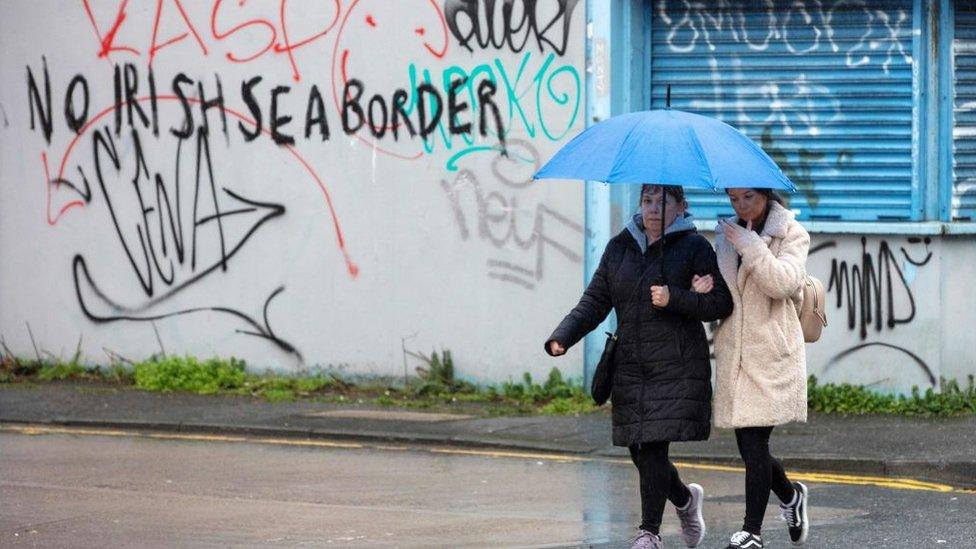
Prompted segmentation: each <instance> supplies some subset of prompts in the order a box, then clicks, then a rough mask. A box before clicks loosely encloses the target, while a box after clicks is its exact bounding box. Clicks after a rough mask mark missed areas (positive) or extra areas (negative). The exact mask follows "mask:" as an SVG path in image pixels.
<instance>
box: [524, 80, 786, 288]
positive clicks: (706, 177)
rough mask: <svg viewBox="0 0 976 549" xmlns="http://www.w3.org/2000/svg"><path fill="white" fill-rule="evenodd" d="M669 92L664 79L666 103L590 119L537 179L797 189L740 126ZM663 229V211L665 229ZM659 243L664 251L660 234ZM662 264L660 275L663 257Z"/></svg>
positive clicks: (713, 187) (721, 187)
mask: <svg viewBox="0 0 976 549" xmlns="http://www.w3.org/2000/svg"><path fill="white" fill-rule="evenodd" d="M670 96H671V89H670V86H668V101H667V104H668V105H669V107H668V108H666V109H663V110H652V111H642V112H635V113H629V114H621V115H618V116H614V117H611V118H608V119H606V120H604V121H603V122H600V123H597V124H594V125H593V126H590V127H589V128H587V129H586V130H584V131H583V132H582V133H580V134H579V135H577V136H576V137H574V138H573V139H572V141H570V142H569V143H567V144H566V145H565V146H563V147H562V148H561V149H559V150H558V151H557V152H556V154H555V155H554V156H553V157H552V158H551V159H550V160H549V162H547V163H546V165H545V166H543V167H542V169H541V170H539V171H538V172H537V173H536V174H535V179H584V180H589V181H603V182H605V183H652V184H656V185H681V186H684V187H696V188H703V189H712V190H718V189H729V188H736V187H751V188H768V189H785V190H789V191H795V190H796V186H795V185H794V184H793V182H792V181H790V180H789V178H788V177H786V175H784V174H783V172H782V170H780V169H779V166H777V165H776V162H774V161H773V159H771V158H770V157H769V156H768V155H767V154H766V153H765V152H764V151H763V150H762V149H761V148H760V147H759V146H758V145H756V144H755V143H753V142H752V140H751V139H749V138H748V137H746V136H745V135H744V134H742V133H741V132H740V131H739V130H737V129H735V128H733V127H732V126H729V125H728V124H726V123H724V122H722V121H721V120H717V119H715V118H709V117H707V116H701V115H698V114H692V113H689V112H684V111H679V110H674V109H671V108H670V103H671V101H670ZM663 204H664V202H663V201H662V208H663ZM664 229H665V227H664V215H663V212H662V215H661V234H662V235H663V234H664ZM660 251H661V256H662V258H663V255H664V246H663V241H662V246H661V247H660ZM661 269H662V272H661V279H663V269H664V268H663V261H662V267H661Z"/></svg>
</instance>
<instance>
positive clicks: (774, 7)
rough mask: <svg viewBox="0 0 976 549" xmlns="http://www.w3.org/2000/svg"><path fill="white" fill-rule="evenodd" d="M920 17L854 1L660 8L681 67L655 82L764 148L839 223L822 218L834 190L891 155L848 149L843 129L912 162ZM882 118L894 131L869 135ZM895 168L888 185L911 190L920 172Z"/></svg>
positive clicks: (664, 69) (668, 60) (663, 66)
mask: <svg viewBox="0 0 976 549" xmlns="http://www.w3.org/2000/svg"><path fill="white" fill-rule="evenodd" d="M911 10H912V8H911V5H910V3H903V4H901V5H897V4H896V3H886V4H878V3H869V2H848V1H846V0H825V1H820V0H817V1H773V0H769V1H762V2H759V1H722V2H714V3H712V2H683V1H668V0H659V1H657V2H656V3H655V10H654V14H655V15H654V16H655V19H654V25H655V29H660V30H659V32H657V33H656V34H655V37H654V40H655V42H661V45H660V46H658V47H661V48H663V49H664V50H665V51H667V52H668V53H669V54H673V57H671V56H667V55H666V56H662V57H663V58H662V59H655V60H654V61H653V62H654V63H655V70H656V71H657V73H658V74H659V76H658V77H655V78H656V80H658V79H660V80H661V81H662V82H664V81H667V82H669V83H671V84H673V85H674V86H675V96H676V97H684V98H686V100H687V104H688V106H687V108H688V109H690V110H692V111H694V112H699V113H702V114H710V115H716V116H719V117H722V118H723V119H724V120H725V121H727V122H729V123H730V124H733V125H735V126H737V127H738V128H740V129H742V130H743V131H745V132H746V133H747V134H748V135H750V136H751V137H753V138H755V139H756V140H757V141H760V142H761V144H762V146H763V148H764V149H765V150H767V151H769V152H770V154H771V155H772V156H773V157H774V159H775V160H776V161H777V163H778V164H779V165H780V166H781V167H782V168H783V171H784V172H785V173H786V174H787V175H788V176H789V177H790V178H791V179H792V180H793V181H794V182H795V183H796V184H797V187H798V189H799V191H800V193H801V196H802V197H803V198H804V202H805V205H806V206H807V207H809V208H810V209H811V210H812V211H811V212H810V213H811V215H813V216H818V217H828V216H827V213H826V212H824V211H821V212H817V211H816V210H817V208H818V207H821V206H822V205H825V204H824V203H823V200H824V198H825V197H824V196H823V194H824V192H826V191H824V190H823V189H829V188H831V186H832V185H839V184H842V183H843V182H847V181H850V180H856V179H858V178H860V179H863V175H864V172H863V171H860V170H859V169H858V166H857V165H856V164H857V163H861V166H863V167H867V166H871V167H875V163H877V162H881V160H879V159H878V155H879V154H881V153H880V151H876V150H873V149H872V150H868V149H869V148H868V149H866V148H864V147H855V146H851V145H850V144H849V142H847V141H846V140H844V142H841V141H838V140H837V139H836V138H837V136H838V132H839V131H841V130H842V129H843V128H854V129H856V132H854V133H856V134H857V136H856V137H854V139H864V138H865V137H876V138H878V139H885V140H887V145H888V147H887V149H888V150H891V149H892V148H893V147H894V148H896V149H897V150H898V151H899V152H901V151H902V150H904V157H905V158H908V157H909V154H910V146H911V129H912V126H911V120H910V108H911V95H910V94H911V85H910V79H911V71H912V65H913V61H912V55H911V54H912V52H911V43H912V42H911V36H912V34H911V33H912V11H911ZM767 60H769V61H767ZM772 60H775V63H776V64H775V65H772V64H771V63H772V62H773V61H772ZM679 63H680V65H679ZM771 67H772V68H771ZM696 71H697V72H696ZM706 75H707V76H706ZM701 76H705V78H700V77H701ZM854 82H857V85H854V86H852V85H850V84H852V83H854ZM892 82H904V83H905V85H904V86H895V85H893V84H891V83H892ZM683 108H684V107H683ZM899 109H900V110H899ZM878 110H880V111H884V112H885V115H884V116H882V117H881V118H880V120H881V121H883V124H882V125H884V128H881V127H879V126H878V125H877V124H871V123H868V122H870V121H872V120H875V119H873V118H872V116H876V115H873V114H871V113H872V111H878ZM896 111H897V112H898V114H896ZM882 130H883V131H882ZM852 135H853V134H852ZM855 150H857V151H858V156H855ZM882 156H883V154H882ZM885 161H886V162H888V163H887V164H886V167H887V168H888V170H889V171H888V172H886V173H887V174H888V176H889V177H888V181H891V180H892V179H893V178H894V179H900V180H903V181H905V184H906V185H908V184H909V183H910V178H911V173H910V164H909V163H907V162H905V161H899V160H897V159H890V158H888V157H885ZM896 172H897V173H896ZM815 181H816V182H817V183H818V184H822V186H819V187H818V186H817V185H815V184H814V182H815ZM829 206H830V207H836V206H837V204H829ZM887 208H888V206H878V208H877V209H878V212H877V215H894V216H899V215H901V213H900V212H897V211H892V210H890V209H889V210H887V211H886V209H887Z"/></svg>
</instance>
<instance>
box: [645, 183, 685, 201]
mask: <svg viewBox="0 0 976 549" xmlns="http://www.w3.org/2000/svg"><path fill="white" fill-rule="evenodd" d="M659 189H664V193H665V194H666V195H668V196H670V197H671V198H673V199H674V201H675V202H677V203H679V204H680V203H681V202H684V201H685V188H684V187H682V186H681V185H653V184H651V183H644V184H643V185H641V192H640V195H641V196H644V193H647V194H656V193H657V192H658V190H659ZM637 203H638V204H640V198H638V199H637Z"/></svg>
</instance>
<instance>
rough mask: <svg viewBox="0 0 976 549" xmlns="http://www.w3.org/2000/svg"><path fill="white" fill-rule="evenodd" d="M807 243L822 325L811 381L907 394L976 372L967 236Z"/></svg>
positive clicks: (975, 310) (813, 349)
mask: <svg viewBox="0 0 976 549" xmlns="http://www.w3.org/2000/svg"><path fill="white" fill-rule="evenodd" d="M710 236H711V235H710ZM811 236H812V243H811V254H810V256H809V259H808V260H807V272H808V273H809V274H810V275H813V276H815V277H817V278H819V279H820V280H821V281H822V282H823V283H824V288H825V289H826V290H827V317H828V326H827V327H826V328H825V329H824V332H823V335H822V336H821V339H820V341H817V342H815V343H808V344H807V370H808V372H809V373H810V374H813V375H816V376H817V377H818V378H819V379H820V380H821V381H823V382H834V383H853V384H860V385H869V386H871V387H874V388H876V389H878V390H882V391H888V392H902V393H905V392H909V391H910V390H911V388H912V387H913V386H917V387H919V388H920V389H921V390H923V391H924V390H925V389H927V388H929V387H935V388H938V387H939V380H940V378H946V379H956V380H958V381H959V382H960V383H967V382H968V379H967V376H969V375H972V374H974V373H976V330H974V328H973V327H974V326H976V293H974V292H973V289H972V281H973V280H974V275H976V268H974V267H973V266H974V265H976V245H974V238H973V237H972V236H945V237H943V236H906V235H856V234H813V235H811ZM711 328H714V325H713V326H711Z"/></svg>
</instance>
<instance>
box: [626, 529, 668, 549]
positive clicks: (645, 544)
mask: <svg viewBox="0 0 976 549" xmlns="http://www.w3.org/2000/svg"><path fill="white" fill-rule="evenodd" d="M630 549H664V542H663V541H661V536H659V535H657V534H654V533H652V532H648V531H647V530H644V529H640V530H638V533H637V537H636V538H634V542H633V543H631V545H630Z"/></svg>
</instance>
